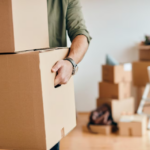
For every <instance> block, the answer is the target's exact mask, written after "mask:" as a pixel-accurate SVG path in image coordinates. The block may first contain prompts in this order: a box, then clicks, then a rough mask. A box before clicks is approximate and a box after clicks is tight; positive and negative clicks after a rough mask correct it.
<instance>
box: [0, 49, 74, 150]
mask: <svg viewBox="0 0 150 150" xmlns="http://www.w3.org/2000/svg"><path fill="white" fill-rule="evenodd" d="M68 51H69V50H68V49H67V48H64V49H60V50H59V49H58V50H53V51H41V52H39V51H36V52H25V53H18V54H7V55H0V72H1V73H0V96H1V98H0V121H1V125H0V148H2V149H18V150H19V149H41V150H42V149H43V150H49V149H51V147H53V146H54V145H55V144H56V143H57V142H58V141H60V139H61V138H62V137H64V136H66V135H67V134H68V133H69V132H70V131H71V130H72V129H73V128H74V127H75V126H76V113H75V112H76V111H75V100H74V84H73V78H71V79H70V81H69V82H68V83H67V84H66V85H62V86H61V87H59V88H54V78H55V76H56V74H54V73H52V72H51V68H52V67H53V65H54V64H55V63H56V62H57V61H58V60H61V59H64V58H65V57H66V56H67V54H68Z"/></svg>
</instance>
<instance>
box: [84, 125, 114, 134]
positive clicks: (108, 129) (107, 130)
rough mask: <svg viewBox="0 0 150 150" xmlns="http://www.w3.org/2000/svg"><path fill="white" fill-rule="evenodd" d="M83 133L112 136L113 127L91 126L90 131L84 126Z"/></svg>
mask: <svg viewBox="0 0 150 150" xmlns="http://www.w3.org/2000/svg"><path fill="white" fill-rule="evenodd" d="M82 131H83V132H91V133H95V134H103V135H110V134H111V133H112V126H109V125H108V126H100V125H90V129H88V127H87V126H82Z"/></svg>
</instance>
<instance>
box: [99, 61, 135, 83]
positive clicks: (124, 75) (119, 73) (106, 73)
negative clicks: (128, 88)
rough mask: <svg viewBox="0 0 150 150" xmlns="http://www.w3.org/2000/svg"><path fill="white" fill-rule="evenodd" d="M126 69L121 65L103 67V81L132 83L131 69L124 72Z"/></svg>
mask: <svg viewBox="0 0 150 150" xmlns="http://www.w3.org/2000/svg"><path fill="white" fill-rule="evenodd" d="M128 64H130V63H128ZM126 65H127V64H126ZM126 68H127V67H126V66H125V65H123V64H122V65H116V66H111V65H103V66H102V79H103V81H105V82H112V83H120V82H131V81H132V72H131V69H129V70H126Z"/></svg>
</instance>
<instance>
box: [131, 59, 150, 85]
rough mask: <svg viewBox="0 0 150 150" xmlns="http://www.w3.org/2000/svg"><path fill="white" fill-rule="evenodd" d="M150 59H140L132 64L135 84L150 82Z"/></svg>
mask: <svg viewBox="0 0 150 150" xmlns="http://www.w3.org/2000/svg"><path fill="white" fill-rule="evenodd" d="M148 66H150V61H138V62H133V64H132V77H133V85H134V86H138V87H141V86H145V85H146V84H147V83H148V82H149V76H148V70H147V67H148Z"/></svg>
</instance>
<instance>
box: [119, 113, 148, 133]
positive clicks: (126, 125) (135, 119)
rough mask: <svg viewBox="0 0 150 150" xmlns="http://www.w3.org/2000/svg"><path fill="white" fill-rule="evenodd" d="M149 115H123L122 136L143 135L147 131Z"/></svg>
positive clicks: (121, 120)
mask: <svg viewBox="0 0 150 150" xmlns="http://www.w3.org/2000/svg"><path fill="white" fill-rule="evenodd" d="M146 128H147V117H146V116H142V115H133V116H122V117H121V119H120V122H119V134H120V135H122V136H142V135H144V134H145V133H146Z"/></svg>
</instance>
